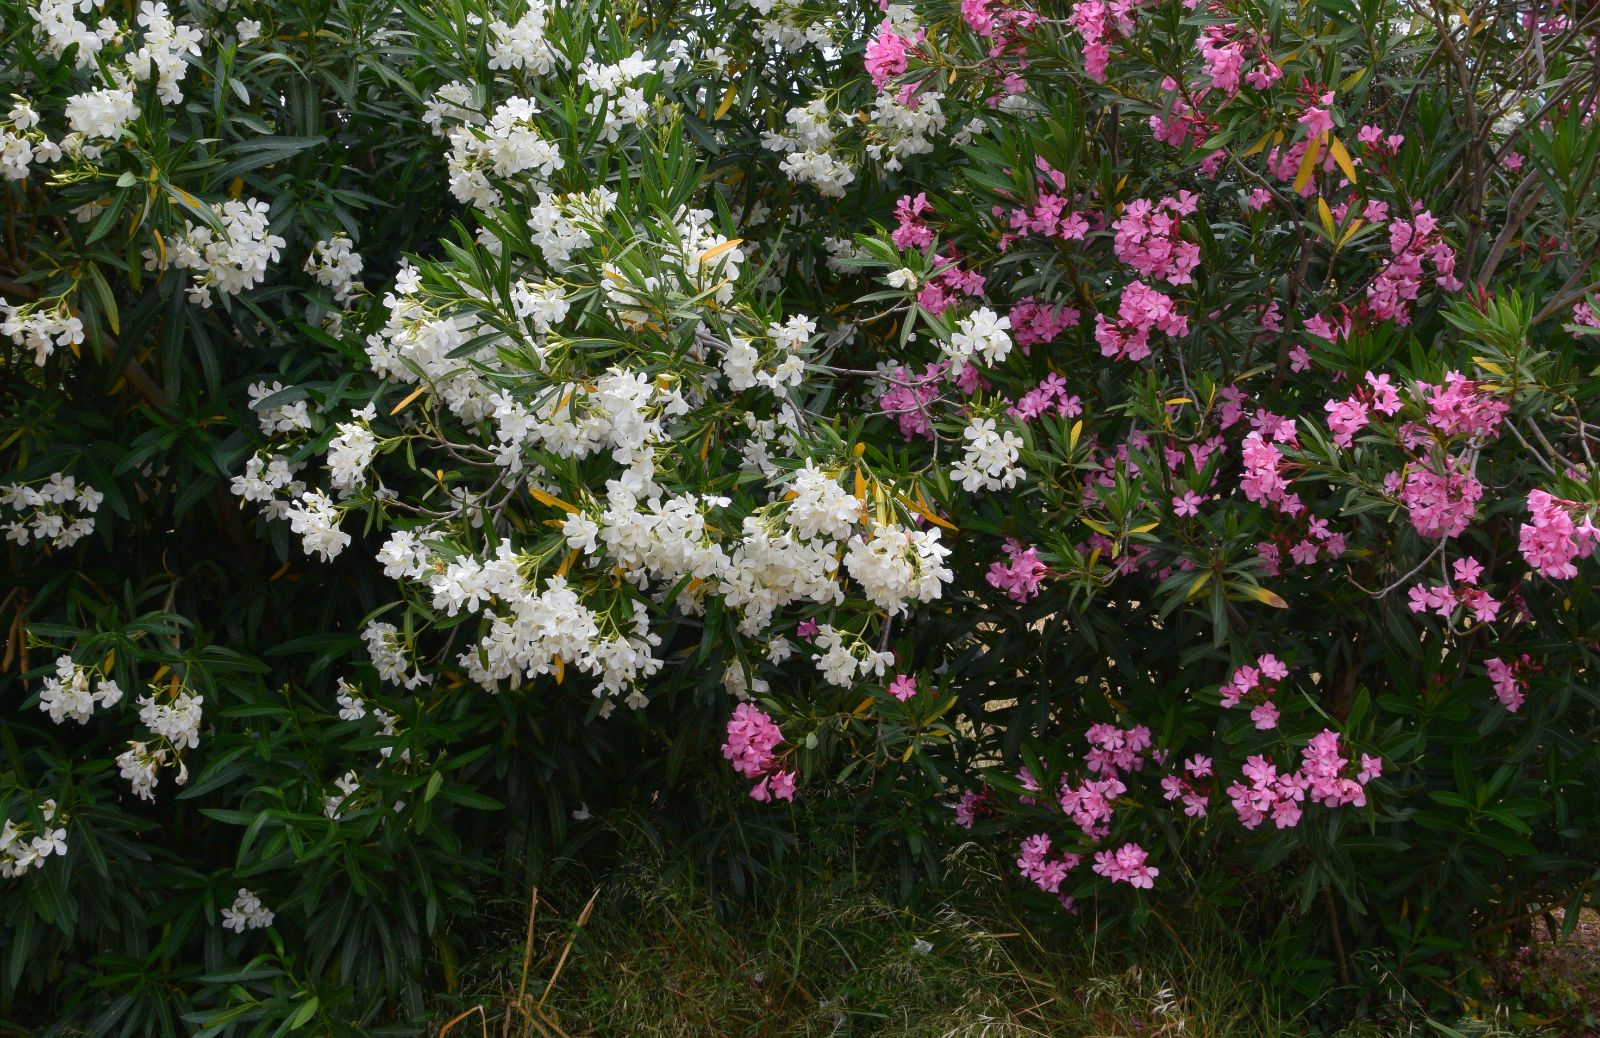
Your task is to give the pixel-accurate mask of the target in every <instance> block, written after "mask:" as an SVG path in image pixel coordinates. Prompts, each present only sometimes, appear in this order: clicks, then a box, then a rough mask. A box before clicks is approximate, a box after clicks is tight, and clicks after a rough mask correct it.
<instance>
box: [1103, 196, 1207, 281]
mask: <svg viewBox="0 0 1600 1038" xmlns="http://www.w3.org/2000/svg"><path fill="white" fill-rule="evenodd" d="M1194 212H1195V196H1194V195H1193V194H1191V193H1189V192H1188V191H1179V192H1178V194H1177V196H1176V197H1170V198H1163V199H1162V200H1161V201H1160V202H1154V203H1152V202H1151V201H1150V200H1149V199H1147V198H1136V199H1134V200H1133V201H1131V202H1129V203H1128V205H1127V207H1126V208H1125V209H1123V211H1122V216H1121V217H1119V218H1118V219H1117V222H1116V223H1114V224H1112V225H1111V226H1112V230H1113V231H1114V232H1115V238H1114V239H1113V242H1112V248H1113V250H1114V251H1115V252H1116V255H1117V259H1119V260H1121V261H1122V262H1123V263H1126V264H1127V265H1128V266H1130V267H1132V268H1133V269H1134V270H1137V271H1138V272H1139V273H1140V274H1143V275H1144V276H1145V277H1147V278H1155V279H1157V280H1160V281H1165V282H1167V283H1168V284H1171V285H1189V284H1193V283H1194V277H1193V271H1194V268H1195V267H1197V266H1199V265H1200V246H1198V245H1196V244H1195V243H1194V242H1190V241H1184V240H1183V239H1182V238H1181V237H1180V236H1179V233H1180V231H1181V230H1182V226H1181V223H1180V219H1181V218H1182V217H1184V216H1189V215H1192V214H1193V213H1194Z"/></svg>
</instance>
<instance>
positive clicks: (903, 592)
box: [844, 523, 955, 616]
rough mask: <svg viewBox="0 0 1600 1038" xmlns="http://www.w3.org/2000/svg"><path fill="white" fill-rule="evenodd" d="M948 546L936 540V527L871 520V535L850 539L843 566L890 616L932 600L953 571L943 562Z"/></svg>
mask: <svg viewBox="0 0 1600 1038" xmlns="http://www.w3.org/2000/svg"><path fill="white" fill-rule="evenodd" d="M949 555H950V549H949V548H946V547H945V546H944V545H942V544H940V543H939V531H938V530H907V529H905V528H903V527H901V526H898V525H896V524H893V523H890V524H887V525H883V524H879V523H873V524H872V538H871V539H870V540H862V539H861V538H859V537H857V538H855V539H853V540H852V541H851V542H850V548H849V550H848V551H847V552H846V554H845V557H844V568H845V570H846V571H847V572H848V573H849V574H850V576H852V577H854V578H855V581H856V583H858V584H860V585H861V589H862V590H863V591H865V592H866V595H867V598H868V600H870V601H871V602H872V604H873V605H875V606H877V607H878V608H880V609H884V610H887V611H888V613H889V615H890V616H894V615H895V614H897V613H900V612H903V611H904V610H905V609H906V606H907V603H910V602H931V601H933V600H934V599H936V598H938V597H939V594H940V592H941V590H942V589H943V587H944V585H945V584H946V583H948V582H949V581H950V580H952V579H953V578H954V576H955V575H954V574H953V573H952V572H951V571H950V570H949V569H948V568H947V567H946V566H945V565H944V560H945V559H946V558H948V557H949Z"/></svg>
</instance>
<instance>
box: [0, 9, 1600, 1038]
mask: <svg viewBox="0 0 1600 1038" xmlns="http://www.w3.org/2000/svg"><path fill="white" fill-rule="evenodd" d="M0 10H3V12H4V23H3V25H4V29H3V31H4V34H5V35H4V42H5V48H4V51H3V54H4V55H5V57H4V59H3V63H0V81H3V83H0V85H3V87H4V89H3V91H0V92H3V93H5V94H7V95H8V97H9V101H8V102H7V103H8V104H9V105H10V107H9V109H8V114H6V116H5V119H4V121H3V122H0V133H3V134H4V137H3V139H0V175H3V177H4V179H3V181H0V184H3V186H4V191H5V192H6V204H7V219H6V221H5V224H4V229H3V234H4V239H3V241H4V244H5V251H4V253H3V255H0V296H3V297H4V299H5V304H4V308H3V310H0V318H3V322H0V332H3V334H4V343H5V349H6V350H7V363H6V367H5V382H4V389H3V392H4V394H5V396H4V400H5V408H4V410H3V412H0V463H3V464H4V466H5V468H6V470H7V472H8V473H9V474H8V475H7V477H6V482H5V489H4V490H3V492H0V510H3V511H4V516H3V521H4V522H5V523H6V524H7V525H6V530H7V534H8V537H7V545H6V552H7V555H6V558H7V566H8V569H9V573H10V575H11V577H12V579H11V580H9V581H8V582H7V586H6V587H5V588H4V589H3V590H0V594H3V598H0V616H3V617H4V621H5V624H6V632H7V633H6V646H5V650H4V658H3V662H0V675H3V676H0V688H4V689H5V690H6V693H7V694H6V697H5V702H6V714H5V721H4V725H3V726H0V737H3V746H4V752H5V757H4V760H5V763H4V765H3V766H0V769H3V770H0V796H3V798H4V802H3V806H4V810H5V816H4V817H5V821H4V823H3V824H4V826H5V828H4V830H3V832H4V835H3V837H0V839H3V846H0V869H3V871H4V873H5V878H4V879H3V880H0V883H4V884H5V886H4V888H3V889H5V890H6V892H7V896H6V897H5V899H4V900H3V902H0V932H3V935H4V940H3V945H0V1006H3V1007H6V1011H7V1012H8V1013H12V1014H16V1015H18V1018H19V1019H25V1020H26V1021H28V1022H29V1025H30V1026H32V1025H34V1024H37V1025H38V1026H54V1027H57V1028H68V1027H73V1028H84V1029H88V1030H91V1031H95V1032H97V1033H126V1034H144V1033H179V1032H188V1031H197V1032H203V1033H207V1034H223V1033H240V1034H244V1033H269V1032H271V1031H272V1030H274V1029H277V1028H282V1029H285V1030H289V1029H298V1028H303V1027H314V1028H316V1029H317V1030H318V1032H319V1033H323V1032H326V1033H330V1034H334V1033H359V1032H360V1031H361V1030H363V1029H368V1028H371V1027H378V1026H390V1025H397V1024H401V1025H403V1024H404V1022H405V1021H406V1020H408V1019H410V1020H413V1021H414V1020H415V1019H417V1017H418V1015H419V1014H420V1013H421V1011H422V1005H423V997H424V992H425V991H426V990H427V989H428V987H429V985H430V984H433V983H436V982H437V983H444V984H448V983H449V977H450V976H451V975H453V972H454V965H453V964H454V963H455V962H456V961H458V960H459V958H460V957H461V955H462V954H463V953H464V952H465V951H467V950H469V949H470V947H471V944H472V941H473V919H474V908H473V905H474V902H475V899H476V898H477V897H478V895H479V894H480V893H481V892H482V891H483V890H484V889H485V888H486V887H490V886H493V885H495V884H500V885H509V886H510V887H511V888H512V889H522V887H523V885H524V884H525V883H526V882H527V881H528V880H529V879H530V877H531V876H533V875H536V874H537V871H538V869H539V868H540V867H541V863H542V862H546V861H548V860H549V859H550V857H551V856H553V855H559V854H575V853H585V850H584V848H585V841H587V840H593V839H594V838H595V835H596V832H597V830H596V827H594V826H589V825H586V824H585V823H586V821H587V820H588V819H589V818H590V817H591V816H592V815H593V814H594V813H595V812H596V811H604V810H607V809H618V810H626V811H628V812H630V813H632V814H633V815H634V816H635V817H637V818H639V819H641V820H643V821H645V822H646V823H647V824H649V825H650V826H651V827H652V828H654V829H656V830H659V831H660V832H661V833H663V834H665V836H666V838H669V839H674V840H680V841H683V842H684V843H686V844H688V845H690V846H692V847H694V848H695V849H696V852H697V853H698V854H699V856H700V860H701V861H702V862H703V864H704V865H705V866H706V867H707V868H708V870H712V871H715V872H718V873H720V874H723V875H726V876H728V877H730V878H731V879H732V880H733V881H734V888H735V889H739V888H740V887H741V885H742V884H743V883H745V882H746V881H747V879H748V877H749V875H750V874H752V873H756V874H759V873H760V872H761V871H762V870H763V869H764V868H766V867H768V866H769V865H770V863H771V862H772V861H773V860H775V858H777V857H778V856H781V855H782V854H783V853H784V852H785V850H784V849H785V845H786V841H787V840H789V839H791V838H792V837H790V836H789V834H788V833H787V831H786V818H787V809H786V808H785V807H784V806H783V805H784V804H785V803H794V802H796V801H798V802H800V803H802V804H804V805H806V806H807V807H808V809H816V810H837V811H841V812H846V813H848V814H849V816H850V817H852V818H853V819H855V820H856V822H857V823H858V824H859V825H860V826H862V827H863V829H864V830H865V831H866V832H868V833H870V834H871V835H872V837H873V839H874V840H876V841H878V842H880V843H882V844H883V845H884V846H887V847H892V848H895V849H896V850H897V852H898V853H900V854H902V855H903V856H904V858H905V862H906V868H907V875H908V876H909V875H912V874H913V870H914V869H915V868H918V867H920V868H921V869H922V871H923V873H924V874H925V875H927V876H928V877H929V878H933V879H936V877H937V871H938V862H939V861H940V859H941V855H942V851H943V849H944V848H947V847H948V846H950V844H951V842H952V841H960V840H965V839H968V838H969V834H968V833H965V832H963V831H962V828H963V827H965V828H967V829H971V830H972V831H973V833H976V834H980V835H981V836H982V838H983V839H984V840H985V841H986V842H988V843H991V844H993V845H997V846H1002V847H1005V848H1007V854H1008V856H1013V857H1014V858H1015V860H1016V867H1017V872H1018V875H1017V877H1016V882H1018V883H1020V884H1024V885H1026V886H1028V887H1031V888H1036V893H1037V898H1038V902H1039V907H1040V909H1041V910H1048V911H1049V912H1051V913H1054V916H1055V918H1056V919H1057V922H1058V923H1059V925H1064V926H1067V925H1082V926H1092V927H1095V928H1097V929H1099V930H1102V931H1104V932H1106V933H1108V934H1113V935H1117V934H1137V933H1139V932H1140V930H1141V929H1142V928H1144V927H1147V926H1150V925H1153V924H1154V923H1155V921H1156V920H1161V921H1165V919H1166V916H1165V915H1164V914H1163V913H1164V912H1166V911H1167V910H1168V909H1170V908H1176V907H1181V906H1182V905H1183V904H1184V903H1185V902H1188V901H1191V900H1193V899H1196V898H1202V899H1207V900H1210V901H1213V902H1216V903H1217V904H1221V905H1227V904H1239V903H1242V902H1245V901H1247V900H1248V901H1250V902H1251V903H1253V904H1256V905H1258V906H1259V905H1263V904H1265V905H1268V906H1270V909H1269V910H1268V911H1267V912H1266V913H1265V915H1266V916H1272V915H1274V914H1275V915H1276V916H1278V917H1282V918H1289V919H1291V920H1294V921H1295V923H1294V927H1293V930H1294V933H1295V934H1296V935H1297V937H1298V939H1299V940H1301V941H1302V942H1303V949H1302V952H1301V953H1300V954H1299V955H1297V956H1295V957H1294V958H1293V960H1292V961H1293V962H1294V964H1295V965H1294V968H1293V969H1292V970H1290V969H1286V970H1285V971H1284V972H1283V974H1282V975H1281V976H1279V977H1276V978H1274V982H1275V983H1279V984H1282V985H1285V986H1286V987H1287V988H1289V989H1292V990H1295V991H1297V992H1301V993H1302V994H1304V995H1305V996H1306V997H1310V996H1312V995H1316V994H1319V993H1322V992H1325V991H1326V990H1328V989H1329V988H1330V987H1334V986H1337V987H1340V988H1342V989H1344V990H1345V991H1346V992H1347V993H1348V994H1349V995H1350V996H1351V997H1352V998H1359V997H1361V996H1362V995H1363V994H1367V995H1370V994H1371V993H1373V992H1375V991H1378V990H1380V989H1382V988H1384V987H1385V986H1387V985H1398V986H1399V987H1400V988H1402V989H1404V990H1406V991H1408V992H1410V993H1411V994H1413V995H1415V996H1418V997H1424V998H1435V999H1443V1000H1448V999H1451V998H1455V997H1457V996H1458V995H1460V994H1461V993H1464V992H1470V990H1471V989H1472V987H1473V985H1475V984H1476V983H1477V982H1478V978H1479V976H1480V973H1481V971H1480V969H1478V968H1475V967H1479V966H1481V964H1482V963H1483V962H1484V961H1486V960H1487V959H1492V956H1493V954H1494V952H1495V950H1496V949H1497V948H1498V947H1499V946H1500V945H1501V943H1503V942H1504V941H1506V940H1508V939H1511V938H1512V937H1513V936H1514V935H1515V934H1516V933H1517V931H1518V928H1520V927H1525V926H1526V925H1527V924H1528V923H1529V922H1530V921H1531V920H1535V919H1538V918H1539V917H1540V916H1541V915H1544V914H1547V913H1549V911H1550V910H1551V909H1553V908H1557V907H1569V908H1570V907H1576V906H1579V905H1581V904H1583V903H1585V902H1586V900H1587V899H1588V898H1589V897H1590V896H1591V887H1592V879H1593V877H1594V874H1595V869H1596V866H1597V864H1600V858H1597V857H1596V854H1595V851H1594V847H1596V846H1597V843H1596V837H1597V833H1596V828H1597V825H1600V821H1597V819H1600V804H1597V803H1596V801H1595V795H1594V793H1593V792H1592V790H1594V789H1595V788H1596V782H1597V779H1600V775H1597V770H1600V759H1597V756H1596V742H1595V738H1594V733H1595V731H1596V720H1597V717H1596V707H1597V703H1600V700H1597V696H1596V692H1595V685H1594V681H1593V680H1592V676H1591V671H1590V654H1591V651H1592V650H1591V646H1592V645H1594V644H1595V641H1594V631H1595V629H1596V626H1597V623H1600V615H1597V614H1596V606H1595V604H1594V603H1593V602H1592V601H1591V600H1590V595H1589V592H1588V587H1589V581H1590V580H1591V579H1592V566H1593V563H1591V562H1589V561H1588V558H1589V556H1590V554H1591V553H1592V551H1593V548H1594V546H1595V538H1596V536H1597V535H1596V531H1595V527H1594V526H1593V525H1592V522H1591V520H1592V517H1593V515H1594V513H1595V509H1596V506H1597V504H1600V475H1597V472H1596V469H1595V465H1594V460H1593V451H1594V450H1595V448H1596V443H1595V442H1593V438H1592V435H1591V434H1592V432H1593V430H1592V428H1591V424H1590V423H1591V421H1592V420H1593V419H1594V417H1595V409H1594V401H1593V400H1592V396H1593V393H1594V390H1593V389H1592V388H1591V385H1592V383H1593V379H1592V377H1591V376H1592V375H1593V372H1594V368H1595V351H1594V346H1595V338H1594V335H1595V332H1596V329H1597V328H1600V300H1597V299H1596V296H1595V292H1596V290H1597V287H1600V285H1597V281H1600V262H1597V261H1600V206H1597V205H1596V203H1595V198H1596V194H1597V192H1596V187H1595V176H1596V172H1597V170H1600V128H1597V126H1596V103H1597V91H1600V74H1597V71H1596V70H1597V68H1600V60H1597V57H1600V56H1597V55H1596V48H1597V40H1600V8H1596V7H1595V6H1594V5H1593V4H1592V3H1591V4H1586V3H1581V2H1578V3H1567V4H1527V3H1521V4H1511V3H1506V4H1483V5H1480V6H1479V7H1477V8H1475V9H1473V10H1467V9H1465V8H1458V7H1455V6H1453V5H1442V4H1427V3H1400V2H1396V0H1389V2H1382V0H1371V2H1368V3H1348V2H1339V0H1327V2H1321V3H1316V4H1305V5H1281V4H1275V3H1253V2H1239V3H1223V2H1218V3H1190V4H1185V3H1170V2H1152V3H1146V4H1138V3H1133V2H1125V0H1119V2H1115V3H1102V2H1100V0H1083V2H1080V3H1076V4H1048V3H1038V4H1036V5H1028V4H1021V3H1019V4H1005V3H1000V2H997V0H963V2H962V3H959V4H957V3H953V2H949V0H939V2H933V0H929V2H924V3H912V4H889V5H883V6H880V5H879V4H867V3H849V4H843V5H814V6H808V5H805V4H799V3H792V2H789V0H752V2H749V3H720V2H715V0H711V2H706V3H701V4H696V5H679V4H675V3H647V2H622V0H614V2H610V3H600V2H598V0H592V2H588V3H577V2H574V3H566V2H561V3H549V4H546V3H541V2H522V0H518V2H512V3H509V4H501V3H498V2H497V3H478V2H466V0H455V2H448V3H440V4H430V5H410V4H404V3H386V2H383V0H371V2H365V0H349V2H327V3H324V2H320V0H304V2H298V3H294V4H290V3H279V2H266V0H262V2H258V3H243V4H235V5H231V6H228V5H223V6H217V5H213V4H208V3H203V2H200V0H190V2H189V3H186V4H181V5H179V4H173V5H170V6H168V5H163V4H157V3H152V2H147V3H143V4H141V5H140V6H139V7H138V9H137V10H135V9H133V8H132V7H131V6H126V7H123V6H117V5H101V4H96V3H94V2H93V0H82V2H78V3H73V2H70V0H44V2H42V3H32V2H23V0H10V2H8V3H5V4H4V5H3V6H0ZM746 794H748V796H746ZM588 847H589V849H588V851H587V853H591V854H600V853H601V849H600V848H599V847H598V845H597V844H594V843H590V844H588ZM1011 848H1015V851H1014V853H1013V852H1012V851H1011V850H1010V849H1011ZM1074 917H1075V918H1074ZM1261 917H1262V916H1259V915H1255V914H1252V915H1251V916H1249V918H1251V919H1257V918H1261ZM1566 917H1567V918H1570V919H1576V917H1577V913H1576V912H1573V911H1569V912H1567V913H1566ZM1169 925H1170V924H1169ZM1242 925H1243V924H1242ZM1341 1004H1346V1003H1341Z"/></svg>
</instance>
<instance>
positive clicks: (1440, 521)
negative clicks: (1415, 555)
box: [1400, 459, 1483, 538]
mask: <svg viewBox="0 0 1600 1038" xmlns="http://www.w3.org/2000/svg"><path fill="white" fill-rule="evenodd" d="M1445 469H1446V471H1445V472H1444V473H1443V474H1440V473H1438V472H1434V471H1432V470H1430V469H1426V468H1421V467H1414V468H1411V469H1410V470H1409V472H1408V473H1407V475H1406V477H1405V482H1404V483H1403V484H1402V485H1401V488H1400V503H1401V504H1403V505H1405V507H1406V511H1407V513H1408V515H1409V517H1410V519H1411V525H1412V526H1414V527H1415V528H1416V530H1417V532H1418V533H1420V534H1421V535H1422V536H1424V537H1429V538H1440V537H1459V536H1461V534H1462V532H1463V531H1465V530H1466V528H1467V526H1468V525H1469V524H1471V522H1472V519H1473V516H1474V515H1476V514H1477V510H1478V501H1479V500H1481V499H1482V498H1483V484H1482V483H1480V482H1478V480H1477V477H1475V476H1473V475H1472V474H1471V473H1470V472H1465V471H1462V470H1461V468H1460V466H1459V463H1458V462H1457V461H1456V460H1455V459H1447V461H1446V465H1445Z"/></svg>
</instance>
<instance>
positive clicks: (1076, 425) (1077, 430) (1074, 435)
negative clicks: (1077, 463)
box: [1067, 418, 1083, 454]
mask: <svg viewBox="0 0 1600 1038" xmlns="http://www.w3.org/2000/svg"><path fill="white" fill-rule="evenodd" d="M1081 435H1083V419H1082V418H1080V419H1078V420H1077V421H1076V422H1073V423H1072V432H1071V434H1070V435H1068V436H1067V453H1068V454H1071V453H1072V452H1073V451H1075V450H1077V449H1078V437H1079V436H1081Z"/></svg>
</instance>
